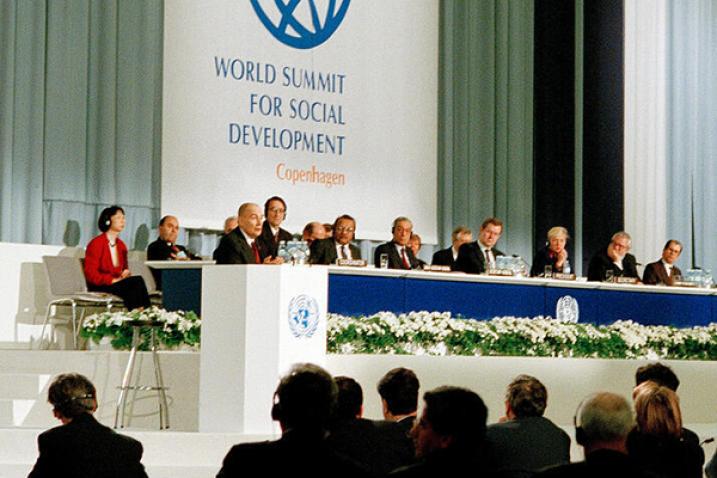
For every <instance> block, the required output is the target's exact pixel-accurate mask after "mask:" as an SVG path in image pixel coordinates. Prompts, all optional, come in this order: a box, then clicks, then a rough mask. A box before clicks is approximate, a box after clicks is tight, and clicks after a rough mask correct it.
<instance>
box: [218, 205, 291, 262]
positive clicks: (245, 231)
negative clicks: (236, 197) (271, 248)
mask: <svg viewBox="0 0 717 478" xmlns="http://www.w3.org/2000/svg"><path fill="white" fill-rule="evenodd" d="M261 220H262V214H261V209H260V208H259V206H258V205H256V204H254V203H244V204H242V205H241V206H240V207H239V213H238V223H239V226H237V227H236V228H235V229H234V230H233V231H231V232H230V233H229V234H226V235H225V236H223V237H222V238H221V240H220V241H219V246H218V247H217V248H216V249H215V250H214V260H215V261H217V264H262V263H264V264H281V262H283V261H282V260H281V258H280V257H277V258H273V257H271V255H270V254H269V252H268V251H267V250H266V249H265V248H264V247H262V245H261V244H260V243H259V241H257V238H258V237H259V234H261Z"/></svg>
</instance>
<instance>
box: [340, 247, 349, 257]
mask: <svg viewBox="0 0 717 478" xmlns="http://www.w3.org/2000/svg"><path fill="white" fill-rule="evenodd" d="M341 256H342V257H341V258H342V259H350V256H349V246H348V244H344V245H343V246H341Z"/></svg>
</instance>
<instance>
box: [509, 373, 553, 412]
mask: <svg viewBox="0 0 717 478" xmlns="http://www.w3.org/2000/svg"><path fill="white" fill-rule="evenodd" d="M505 400H506V402H508V405H510V408H511V410H513V413H514V414H515V416H516V418H528V417H542V416H543V413H545V407H546V406H547V404H548V391H547V390H546V388H545V385H543V384H542V383H541V382H540V380H538V379H537V378H535V377H531V376H530V375H519V376H517V377H516V378H515V379H513V381H512V382H510V385H508V390H507V391H506V394H505Z"/></svg>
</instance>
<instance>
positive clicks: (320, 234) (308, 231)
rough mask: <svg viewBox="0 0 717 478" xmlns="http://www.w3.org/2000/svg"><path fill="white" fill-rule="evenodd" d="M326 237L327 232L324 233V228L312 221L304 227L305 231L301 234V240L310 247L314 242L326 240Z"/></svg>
mask: <svg viewBox="0 0 717 478" xmlns="http://www.w3.org/2000/svg"><path fill="white" fill-rule="evenodd" d="M325 237H326V232H325V231H324V226H322V225H321V223H320V222H318V221H312V222H310V223H308V224H307V225H306V226H304V231H303V233H302V234H301V240H302V241H305V242H306V243H307V244H308V245H309V246H310V245H311V243H312V242H314V241H316V240H319V239H324V238H325Z"/></svg>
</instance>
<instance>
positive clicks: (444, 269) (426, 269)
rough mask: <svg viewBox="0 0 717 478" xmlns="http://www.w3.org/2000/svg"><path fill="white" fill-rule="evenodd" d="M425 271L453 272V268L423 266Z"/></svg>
mask: <svg viewBox="0 0 717 478" xmlns="http://www.w3.org/2000/svg"><path fill="white" fill-rule="evenodd" d="M423 270H424V271H429V272H451V266H429V265H425V266H423Z"/></svg>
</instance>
